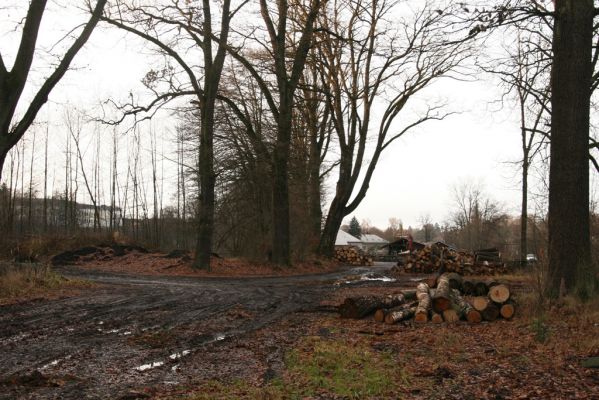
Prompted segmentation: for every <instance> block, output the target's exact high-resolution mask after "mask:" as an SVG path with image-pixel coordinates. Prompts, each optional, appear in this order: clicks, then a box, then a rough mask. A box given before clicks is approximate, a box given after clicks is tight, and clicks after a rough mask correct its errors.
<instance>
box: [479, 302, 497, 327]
mask: <svg viewBox="0 0 599 400" xmlns="http://www.w3.org/2000/svg"><path fill="white" fill-rule="evenodd" d="M480 314H481V316H482V317H483V319H484V320H485V321H489V322H492V321H495V320H496V319H497V317H499V307H497V305H495V304H494V303H491V302H489V304H488V305H487V308H485V309H484V310H482V311H481V313H480Z"/></svg>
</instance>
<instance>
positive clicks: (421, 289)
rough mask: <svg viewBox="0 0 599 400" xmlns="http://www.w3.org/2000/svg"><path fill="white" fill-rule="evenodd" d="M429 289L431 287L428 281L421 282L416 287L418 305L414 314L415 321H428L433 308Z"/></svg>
mask: <svg viewBox="0 0 599 400" xmlns="http://www.w3.org/2000/svg"><path fill="white" fill-rule="evenodd" d="M429 290H430V288H429V286H428V285H427V284H426V283H419V284H418V286H417V287H416V298H417V299H418V306H416V312H415V316H414V321H415V322H421V323H422V322H427V321H428V314H429V311H430V309H431V296H430V292H429Z"/></svg>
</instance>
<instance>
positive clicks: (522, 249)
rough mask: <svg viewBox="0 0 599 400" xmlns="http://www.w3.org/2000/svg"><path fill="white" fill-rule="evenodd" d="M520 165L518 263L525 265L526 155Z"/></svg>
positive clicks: (526, 245)
mask: <svg viewBox="0 0 599 400" xmlns="http://www.w3.org/2000/svg"><path fill="white" fill-rule="evenodd" d="M523 160H524V162H523V164H522V208H521V212H520V263H522V264H525V263H526V254H527V253H528V243H527V237H526V235H527V232H528V154H524V158H523Z"/></svg>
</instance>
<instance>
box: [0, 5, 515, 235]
mask: <svg viewBox="0 0 599 400" xmlns="http://www.w3.org/2000/svg"><path fill="white" fill-rule="evenodd" d="M2 13H3V11H2V10H1V8H0V15H2ZM11 18H12V19H14V15H12V16H11ZM2 19H4V18H2ZM73 20H74V19H71V20H69V19H65V18H61V19H59V20H57V19H56V14H53V15H52V14H49V15H48V16H47V18H46V19H45V20H44V26H43V27H42V32H44V33H43V35H45V36H42V37H41V39H42V41H43V42H45V43H46V44H47V43H52V42H53V40H55V39H54V38H55V35H54V36H53V35H48V33H47V32H50V31H52V27H51V25H52V26H54V27H56V26H60V23H61V22H62V23H63V24H64V23H67V25H68V24H70V25H72V21H73ZM65 21H66V22H65ZM0 28H1V30H0V32H6V22H5V23H4V25H3V24H2V23H1V22H0ZM139 43H140V42H138V41H136V40H130V39H127V40H124V39H123V35H122V34H121V33H119V32H114V31H112V30H109V29H106V28H104V29H101V30H97V31H96V32H94V34H93V35H92V38H91V40H90V42H88V45H87V46H86V48H85V49H84V51H82V52H81V53H80V54H79V55H78V57H77V58H76V63H75V64H76V66H77V67H78V69H77V70H74V71H70V72H69V73H67V76H66V77H65V79H64V80H63V81H62V82H61V83H60V84H59V85H58V87H57V88H56V90H55V91H54V92H53V93H52V95H51V97H50V100H51V102H52V103H65V102H69V103H71V104H76V105H77V106H78V107H79V108H82V109H87V110H89V112H92V109H93V108H94V107H95V106H97V104H98V103H99V102H101V101H103V100H105V99H107V98H109V97H112V98H115V99H119V98H120V99H126V98H127V96H128V94H129V92H130V91H131V92H133V93H136V92H137V91H139V90H140V89H141V85H140V83H139V82H140V80H141V79H142V77H143V75H144V74H145V72H147V70H148V69H149V67H148V60H149V59H150V58H151V57H150V56H149V53H150V52H149V51H148V50H147V48H146V50H145V51H144V52H145V54H142V52H140V46H139ZM10 46H15V36H14V35H11V34H4V35H2V36H0V49H1V51H2V54H3V56H6V53H7V51H8V50H6V49H7V48H10ZM7 63H9V65H10V64H11V62H7ZM429 93H431V96H433V97H436V96H441V97H445V98H447V100H448V103H449V104H450V108H451V109H452V110H461V113H460V114H459V115H453V116H450V117H448V118H447V119H446V120H444V121H432V122H430V123H427V124H425V125H423V126H421V127H419V128H418V129H416V130H414V131H411V132H409V133H408V134H406V136H405V137H403V138H400V139H399V140H398V141H396V142H395V143H394V144H393V145H392V146H390V148H388V149H387V150H386V151H385V153H384V154H383V156H382V158H381V160H380V161H379V165H378V167H377V170H376V172H375V174H374V177H373V179H372V181H371V184H370V189H369V191H368V194H367V196H366V199H365V200H364V201H363V203H362V204H361V205H360V206H359V208H358V209H357V210H356V211H355V212H354V213H353V214H352V215H355V216H356V217H357V218H358V219H359V220H363V219H367V220H369V221H370V223H371V224H372V225H375V226H378V227H380V228H383V229H384V228H385V227H386V226H387V224H388V219H389V218H390V217H397V218H400V219H401V220H402V221H403V223H404V226H405V227H407V226H408V225H411V226H413V227H416V226H419V225H420V223H419V218H420V216H421V215H423V214H430V216H431V217H432V220H433V221H434V222H440V223H441V222H442V221H444V220H446V219H447V217H448V216H449V213H450V209H451V207H452V197H451V186H452V185H453V184H455V183H457V182H460V181H463V180H467V179H470V180H475V181H480V182H482V183H483V184H484V186H485V188H486V192H487V193H488V194H489V195H490V196H491V197H493V198H495V199H497V200H498V201H500V202H501V203H502V204H503V205H504V207H505V209H506V210H507V211H508V212H511V213H513V214H517V213H518V208H519V202H520V190H519V185H520V183H519V182H520V179H519V174H518V169H517V167H516V166H514V165H511V164H509V163H510V162H513V161H517V160H518V159H519V154H520V142H519V140H520V137H519V124H518V118H517V114H514V113H513V112H512V110H509V109H503V110H500V111H499V112H497V109H498V108H499V106H498V105H497V104H491V102H493V101H497V100H498V99H499V97H500V92H499V90H498V89H497V88H496V86H495V84H494V83H492V82H488V81H486V82H485V81H479V82H474V83H464V82H457V81H449V80H446V81H443V82H441V83H439V84H437V85H435V86H433V87H432V88H431V89H430V90H429ZM56 110H57V107H56V106H52V105H50V106H48V107H46V108H44V109H43V110H42V112H41V113H40V116H39V118H38V119H39V120H47V119H48V118H50V119H52V120H53V123H54V124H60V118H61V116H60V115H55V114H54V113H55V112H56ZM165 118H166V116H165V115H164V114H162V119H159V120H157V121H156V122H155V123H154V126H155V128H156V129H158V130H159V132H169V133H168V135H166V136H167V137H165V138H164V140H165V143H166V144H165V143H162V146H165V147H166V148H167V149H168V148H170V146H171V144H169V140H171V137H172V132H173V131H174V126H175V122H174V121H172V120H168V119H165ZM57 130H60V129H58V128H57ZM61 135H63V134H62V133H61ZM109 136H110V134H108V135H107V136H106V139H105V143H109V141H110V139H109ZM103 141H104V139H103ZM63 145H64V140H62V141H58V142H57V143H56V144H55V145H54V146H55V147H54V148H53V150H51V152H54V153H61V152H62V151H63V150H62V149H61V146H63ZM107 146H108V145H107ZM159 146H160V145H159ZM170 157H171V158H175V157H174V156H170ZM42 161H43V160H42V159H39V157H38V158H37V161H36V163H38V165H40V166H41V162H42ZM168 164H169V163H168V162H166V165H167V167H166V168H167V169H168ZM55 168H57V169H58V170H60V163H58V166H57V167H55ZM59 175H60V174H59ZM170 175H172V174H170ZM56 179H57V180H60V176H59V177H57V178H56ZM165 179H166V180H168V179H169V173H168V172H167V173H166V174H165ZM335 181H336V177H335V175H333V177H332V178H330V179H329V180H328V182H327V187H326V191H327V192H328V193H332V191H333V190H334V183H335ZM58 185H59V184H58ZM59 186H60V185H59ZM169 196H172V193H171V195H165V198H169ZM326 211H327V210H326V209H325V210H324V212H325V213H326ZM352 215H350V216H349V217H348V220H349V218H350V217H351V216H352Z"/></svg>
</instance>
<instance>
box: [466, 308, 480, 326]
mask: <svg viewBox="0 0 599 400" xmlns="http://www.w3.org/2000/svg"><path fill="white" fill-rule="evenodd" d="M482 319H483V317H482V316H481V315H480V312H478V311H476V310H470V311H468V313H467V314H466V320H467V321H468V322H469V323H471V324H478V323H480V322H481V321H482Z"/></svg>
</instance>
